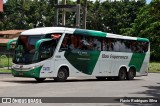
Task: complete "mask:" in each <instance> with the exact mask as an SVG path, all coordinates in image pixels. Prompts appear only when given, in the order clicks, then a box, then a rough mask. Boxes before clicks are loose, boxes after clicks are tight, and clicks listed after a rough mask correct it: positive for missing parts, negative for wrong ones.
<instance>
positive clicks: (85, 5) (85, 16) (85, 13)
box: [82, 0, 87, 29]
mask: <svg viewBox="0 0 160 106" xmlns="http://www.w3.org/2000/svg"><path fill="white" fill-rule="evenodd" d="M82 18H83V22H82V28H83V29H86V21H87V0H84V7H83V17H82Z"/></svg>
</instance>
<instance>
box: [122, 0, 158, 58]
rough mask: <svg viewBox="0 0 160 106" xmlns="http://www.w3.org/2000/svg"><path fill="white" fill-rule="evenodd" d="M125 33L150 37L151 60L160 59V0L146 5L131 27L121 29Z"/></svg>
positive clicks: (153, 0)
mask: <svg viewBox="0 0 160 106" xmlns="http://www.w3.org/2000/svg"><path fill="white" fill-rule="evenodd" d="M121 31H122V32H123V34H124V35H130V36H139V37H145V38H148V39H149V40H150V42H151V44H150V45H151V60H157V61H159V60H160V53H159V52H160V0H152V2H151V3H150V4H149V5H146V6H144V7H143V8H142V9H141V10H140V11H139V13H138V16H137V18H136V19H135V20H134V23H132V25H131V28H126V29H121Z"/></svg>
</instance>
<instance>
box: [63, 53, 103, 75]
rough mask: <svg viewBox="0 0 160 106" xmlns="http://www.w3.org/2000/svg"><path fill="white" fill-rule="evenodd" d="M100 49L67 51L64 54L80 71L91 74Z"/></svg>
mask: <svg viewBox="0 0 160 106" xmlns="http://www.w3.org/2000/svg"><path fill="white" fill-rule="evenodd" d="M99 55H100V51H66V52H65V54H64V56H65V58H66V59H67V60H68V61H69V63H70V64H71V65H72V66H73V67H75V68H76V69H77V70H78V71H80V72H82V73H85V74H88V75H91V74H92V73H93V70H94V68H95V65H96V63H97V60H98V58H99Z"/></svg>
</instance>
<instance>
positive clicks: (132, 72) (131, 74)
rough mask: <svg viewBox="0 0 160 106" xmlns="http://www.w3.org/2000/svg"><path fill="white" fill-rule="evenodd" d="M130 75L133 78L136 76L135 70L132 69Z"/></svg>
mask: <svg viewBox="0 0 160 106" xmlns="http://www.w3.org/2000/svg"><path fill="white" fill-rule="evenodd" d="M129 76H130V77H131V78H134V71H133V70H130V72H129Z"/></svg>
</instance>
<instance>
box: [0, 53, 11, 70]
mask: <svg viewBox="0 0 160 106" xmlns="http://www.w3.org/2000/svg"><path fill="white" fill-rule="evenodd" d="M11 65H12V58H9V63H8V58H7V57H2V56H1V57H0V68H2V67H8V66H11Z"/></svg>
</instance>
